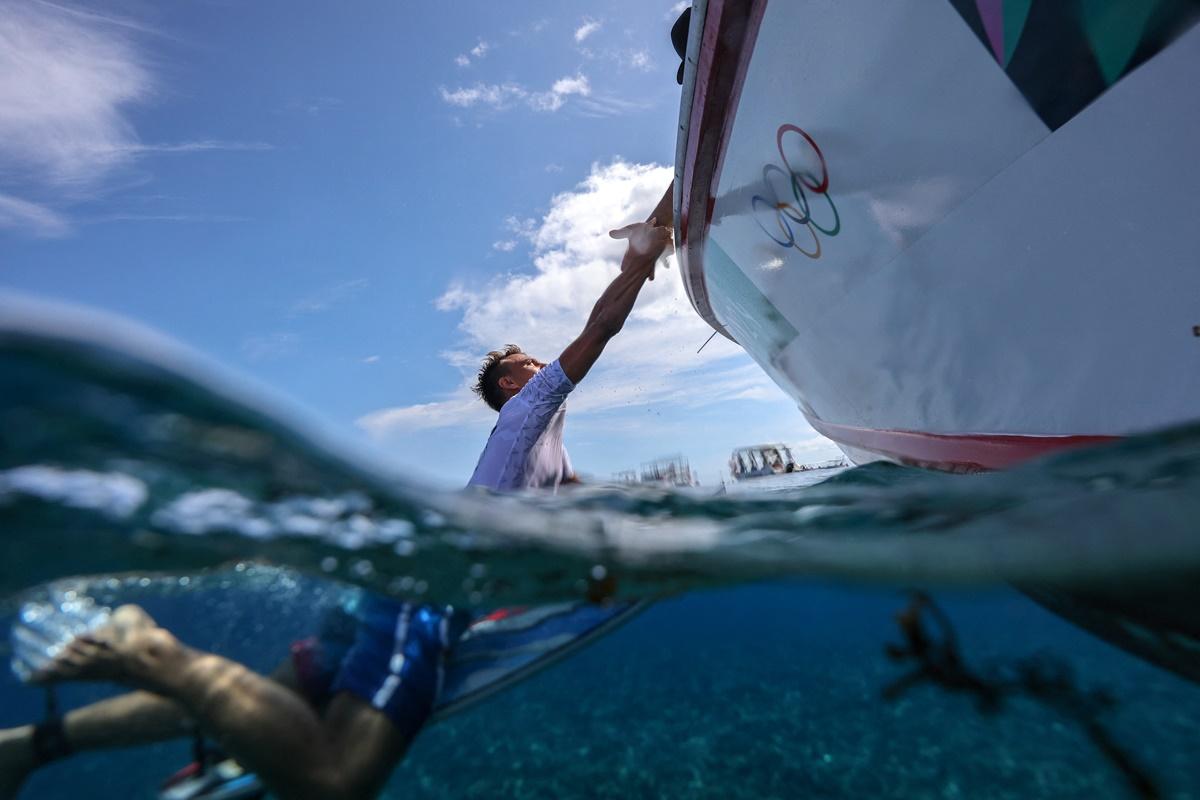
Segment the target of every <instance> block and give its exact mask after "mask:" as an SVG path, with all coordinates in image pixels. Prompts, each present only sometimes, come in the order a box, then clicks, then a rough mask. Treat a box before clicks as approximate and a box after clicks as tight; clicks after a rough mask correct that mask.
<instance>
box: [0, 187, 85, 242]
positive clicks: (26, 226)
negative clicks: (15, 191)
mask: <svg viewBox="0 0 1200 800" xmlns="http://www.w3.org/2000/svg"><path fill="white" fill-rule="evenodd" d="M0 229H11V230H21V231H26V232H28V233H31V234H33V235H34V236H38V237H45V238H53V237H56V236H64V235H66V234H67V233H69V232H70V230H71V226H70V224H69V223H68V222H67V220H66V218H64V217H63V216H62V215H61V214H59V213H57V212H56V211H54V210H52V209H49V208H46V207H45V206H40V205H38V204H37V203H31V202H29V201H28V200H22V199H21V198H19V197H12V196H10V195H6V194H0Z"/></svg>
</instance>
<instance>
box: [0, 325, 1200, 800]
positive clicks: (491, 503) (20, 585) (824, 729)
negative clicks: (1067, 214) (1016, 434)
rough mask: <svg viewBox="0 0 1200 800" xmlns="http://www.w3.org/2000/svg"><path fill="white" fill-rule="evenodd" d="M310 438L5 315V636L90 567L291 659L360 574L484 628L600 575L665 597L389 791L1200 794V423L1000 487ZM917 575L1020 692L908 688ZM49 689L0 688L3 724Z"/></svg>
mask: <svg viewBox="0 0 1200 800" xmlns="http://www.w3.org/2000/svg"><path fill="white" fill-rule="evenodd" d="M297 420H298V417H297V416H296V415H295V414H294V413H292V412H290V411H288V410H286V407H285V406H283V405H281V404H280V403H278V402H277V401H274V400H264V399H263V398H262V396H261V395H260V394H259V393H256V392H252V391H249V390H247V389H246V388H245V386H244V385H243V384H241V383H240V382H238V381H237V380H235V379H231V378H229V377H228V376H226V375H224V373H222V372H221V371H220V370H217V369H215V368H213V367H212V366H211V365H207V364H204V363H203V362H202V361H200V360H199V359H197V358H196V357H195V356H193V355H191V354H189V353H188V352H186V351H184V350H182V349H181V348H179V347H178V346H176V345H174V344H172V343H170V342H166V341H163V340H162V339H160V338H156V337H154V336H153V335H151V334H149V333H147V332H145V331H141V330H138V329H135V328H132V327H130V326H126V325H123V324H120V323H116V322H113V321H106V320H98V319H96V318H92V317H86V318H85V317H78V316H75V315H64V314H61V313H57V314H53V315H49V314H47V313H46V311H45V309H35V310H32V311H30V310H23V309H21V308H17V307H15V306H13V305H12V304H9V305H7V306H6V305H4V304H3V303H0V431H2V436H3V441H2V447H0V598H3V600H0V627H3V628H4V629H7V628H8V627H9V626H10V625H11V622H12V618H13V617H12V615H13V613H14V611H15V609H16V607H17V605H18V604H19V602H20V601H21V599H22V598H24V597H27V596H29V594H28V593H29V592H30V591H32V592H34V593H36V592H37V591H38V589H37V588H36V587H37V585H38V584H41V583H43V582H46V581H53V580H61V579H64V578H67V577H68V576H79V575H86V576H92V577H90V578H87V579H81V580H80V582H78V583H77V584H76V585H77V587H78V588H79V590H80V591H83V592H84V593H86V594H88V595H90V596H93V597H95V598H96V599H97V601H98V602H104V603H116V602H128V601H133V602H139V603H141V604H143V605H144V606H145V607H146V608H147V609H148V610H149V611H150V612H151V614H153V615H154V616H155V617H156V618H157V619H159V621H160V622H162V623H163V624H165V625H167V626H168V627H170V628H172V629H173V630H174V631H176V633H177V634H178V635H179V636H180V638H182V639H183V640H184V641H186V642H188V643H190V644H193V645H195V646H199V647H204V648H207V649H212V650H215V651H217V652H220V653H222V654H225V655H228V656H230V657H233V658H237V659H239V660H243V661H245V662H247V663H249V664H250V665H251V666H254V667H255V668H258V669H262V670H269V669H270V668H271V667H272V666H273V665H274V664H275V663H276V662H277V661H278V660H279V659H280V658H281V656H282V655H283V654H285V653H286V651H287V645H288V643H289V642H290V641H292V640H293V639H295V638H299V637H301V636H304V635H307V634H309V633H311V632H312V630H313V627H314V625H315V624H316V620H317V619H318V618H319V615H320V612H321V610H322V609H323V608H325V607H327V606H328V605H330V604H332V603H334V602H336V601H337V598H338V597H340V596H341V594H342V593H344V592H346V591H349V590H350V589H349V587H350V586H358V587H365V588H368V589H370V590H372V591H380V592H385V593H390V594H394V595H400V596H406V597H414V598H426V599H431V600H436V601H439V602H453V603H457V604H461V605H469V606H472V607H475V608H478V609H481V610H482V609H488V608H493V607H497V606H502V605H507V604H518V603H537V602H550V601H558V600H564V599H572V600H574V599H579V598H580V597H582V596H585V595H587V594H588V593H589V592H594V591H595V588H596V586H597V576H601V575H602V576H603V580H602V581H601V582H602V583H603V586H604V587H605V590H606V591H608V592H610V593H614V594H615V595H616V596H618V597H648V598H655V599H656V601H657V602H656V603H655V604H654V605H653V606H652V607H651V608H650V609H649V610H648V611H646V612H645V613H644V614H642V615H641V616H639V617H637V618H636V619H634V620H633V621H632V622H630V623H629V624H627V625H626V626H624V627H623V628H621V629H619V630H617V631H616V632H614V633H612V634H611V635H609V636H607V637H606V638H604V639H602V640H601V641H599V642H597V643H595V644H594V645H592V646H591V647H589V648H587V649H586V650H584V651H582V652H580V653H579V654H577V655H575V656H573V657H571V659H570V660H568V661H566V662H564V663H562V664H560V665H558V666H555V667H552V668H550V669H548V670H546V671H545V672H543V673H541V674H539V675H537V676H535V677H533V678H531V679H529V680H528V681H526V682H524V683H522V684H520V685H518V686H516V687H514V688H512V689H510V690H508V691H506V692H504V693H503V694H501V695H498V696H497V697H495V698H493V699H491V700H489V701H488V702H486V703H484V704H482V705H480V706H478V707H475V708H473V709H470V710H469V711H467V712H464V713H463V714H461V715H458V716H456V717H453V718H451V719H449V720H447V721H445V722H442V723H439V724H438V725H436V726H433V727H431V728H430V729H429V730H428V731H426V732H425V733H423V734H422V736H421V738H420V739H419V740H418V742H417V744H416V746H415V747H414V748H413V750H412V751H411V753H410V754H409V756H408V757H407V759H406V760H405V762H404V763H403V764H402V765H401V766H400V768H399V769H397V771H396V774H395V776H394V778H393V780H392V782H391V784H389V787H388V789H387V792H386V795H385V796H387V797H396V798H399V797H431V798H432V797H439V798H440V797H447V798H449V797H456V798H457V797H498V796H501V797H508V796H513V797H547V798H551V797H553V798H561V797H580V798H583V797H621V798H629V797H747V798H750V797H755V798H759V797H779V798H791V797H808V796H812V797H865V796H871V797H1031V796H1038V797H1080V798H1082V797H1088V798H1096V797H1127V796H1139V794H1140V795H1141V796H1169V797H1200V769H1198V768H1197V767H1196V766H1195V765H1196V763H1200V758H1198V752H1200V747H1198V746H1200V685H1198V684H1197V681H1200V606H1198V605H1197V599H1198V595H1200V584H1198V583H1197V580H1196V579H1197V577H1198V576H1200V426H1187V427H1182V428H1178V429H1175V430H1170V431H1161V432H1157V433H1154V434H1150V435H1147V436H1142V437H1137V438H1132V439H1129V440H1127V441H1124V442H1122V443H1119V444H1117V445H1112V446H1107V447H1104V448H1098V449H1095V450H1087V451H1082V450H1081V451H1074V452H1070V453H1064V454H1062V455H1059V456H1056V457H1054V458H1051V459H1047V460H1044V461H1041V462H1037V463H1033V464H1029V465H1027V466H1024V467H1021V468H1019V469H1016V470H1012V471H1010V472H1005V473H997V474H985V475H942V474H933V473H928V472H923V471H919V470H911V469H905V468H901V467H895V466H890V465H868V466H866V467H860V468H856V469H850V470H846V471H844V472H841V473H840V474H837V475H836V476H834V477H833V478H831V479H830V480H826V481H824V482H821V483H818V484H815V485H810V486H793V487H783V488H781V489H780V490H779V491H771V492H762V493H756V492H747V493H744V494H742V493H737V494H732V495H724V496H717V495H705V494H699V493H696V492H670V491H665V490H661V489H630V488H627V487H591V488H588V489H586V490H584V491H580V492H572V493H569V494H563V495H559V496H554V497H551V496H544V495H527V496H518V497H512V496H510V497H499V496H492V495H487V494H483V493H480V494H476V493H470V494H468V493H457V492H442V491H437V490H432V489H430V488H428V487H426V486H423V485H421V484H420V482H419V480H413V479H412V478H411V477H406V476H400V475H396V474H394V473H393V472H392V471H391V470H390V469H389V468H388V467H387V466H386V465H385V464H381V463H379V462H378V461H377V460H375V459H374V458H373V457H371V456H370V455H369V454H364V453H359V452H354V451H350V450H347V449H346V448H345V447H344V446H343V445H335V444H333V443H331V441H330V440H329V439H328V438H327V437H324V436H322V434H321V433H320V431H319V428H318V427H317V426H314V425H313V424H312V423H311V422H309V421H304V420H301V421H297ZM266 564H269V565H270V566H268V565H266ZM917 589H919V590H922V591H924V592H927V593H928V594H929V596H931V597H932V598H933V600H934V602H936V603H937V605H938V607H940V608H941V609H944V611H945V613H946V615H947V617H948V619H949V622H950V623H951V627H952V630H953V631H954V632H956V633H955V634H952V635H956V636H957V639H956V640H955V645H956V646H955V647H954V648H953V652H954V653H955V655H956V656H957V657H958V658H959V660H958V661H955V662H954V663H955V664H958V665H960V666H962V667H963V670H962V671H961V672H960V673H956V674H957V675H958V676H959V677H961V676H962V675H970V676H976V677H978V678H979V682H980V684H981V685H985V686H991V687H996V688H995V691H996V692H997V693H998V694H999V701H998V702H997V703H994V704H992V705H991V706H989V705H988V704H987V703H984V702H982V701H981V693H980V692H978V691H972V690H970V689H967V690H964V689H963V682H962V681H961V680H960V681H958V682H957V683H956V681H955V679H954V676H952V675H951V676H948V675H947V674H946V673H944V672H943V673H937V674H935V673H936V670H935V671H933V672H929V673H927V675H928V676H931V677H933V678H937V677H938V675H940V676H941V677H940V679H930V680H924V681H920V682H917V683H915V684H914V685H913V686H912V687H911V688H909V689H907V690H905V691H901V692H898V693H896V695H895V696H892V697H888V696H886V692H885V690H886V689H887V687H889V686H891V685H893V684H895V682H896V681H897V680H898V679H900V678H901V677H902V676H904V675H905V674H907V673H909V672H910V671H912V670H913V669H915V668H917V667H918V666H920V665H921V662H919V661H917V660H914V659H911V658H910V659H907V660H906V659H896V658H891V657H889V656H888V654H887V651H886V646H887V645H888V643H896V644H903V643H904V641H905V640H904V638H903V631H902V629H901V628H900V626H898V624H897V614H898V613H900V612H902V611H903V610H904V609H905V608H906V607H908V606H909V604H910V603H911V602H912V597H913V592H914V590H917ZM1032 598H1036V601H1035V600H1034V599H1032ZM1049 609H1053V611H1051V610H1049ZM929 624H930V625H931V626H932V627H931V628H930V630H932V631H933V632H934V633H938V632H939V631H940V629H939V628H937V626H936V624H934V623H932V622H931V623H929ZM910 630H911V628H910ZM0 656H6V654H5V653H3V652H0ZM5 660H7V657H5ZM941 663H942V664H943V666H944V665H945V662H944V661H943V662H941ZM926 666H929V665H928V664H926ZM114 691H115V690H114V689H113V688H112V687H104V686H71V687H67V688H66V689H64V691H63V692H62V693H61V700H62V702H63V704H64V705H65V706H67V707H73V706H75V705H77V704H80V703H83V702H87V701H90V700H93V699H96V698H99V697H102V696H107V695H109V694H112V693H113V692H114ZM42 702H43V699H42V695H41V693H40V691H38V690H34V689H30V688H27V687H24V686H22V685H21V684H20V683H19V682H18V681H17V680H16V678H15V677H14V676H12V675H9V674H7V673H5V674H4V676H3V677H2V678H0V726H8V725H15V724H20V723H24V722H28V721H31V720H33V719H36V718H37V717H38V716H39V715H40V713H41V706H42ZM188 753H189V751H188V744H187V743H186V742H173V743H165V744H162V745H155V746H152V747H145V748H138V749H135V750H129V751H122V752H117V751H113V752H105V753H93V754H88V755H85V756H80V757H76V758H74V759H71V760H69V761H66V762H63V763H61V764H56V765H53V766H51V767H49V768H47V769H45V770H43V771H42V772H41V773H38V774H37V775H35V776H34V778H33V779H32V780H31V781H30V783H29V784H28V785H27V786H26V790H25V794H24V795H22V796H23V797H31V798H32V797H36V798H58V797H63V798H68V797H69V798H81V797H95V798H101V797H104V798H109V797H151V796H153V789H154V787H155V786H156V785H157V783H158V782H159V781H161V779H162V778H163V777H165V776H166V775H168V774H170V773H171V772H173V771H174V770H175V769H176V768H177V767H178V766H180V765H181V764H182V763H184V762H186V761H187V760H188V758H189V755H188Z"/></svg>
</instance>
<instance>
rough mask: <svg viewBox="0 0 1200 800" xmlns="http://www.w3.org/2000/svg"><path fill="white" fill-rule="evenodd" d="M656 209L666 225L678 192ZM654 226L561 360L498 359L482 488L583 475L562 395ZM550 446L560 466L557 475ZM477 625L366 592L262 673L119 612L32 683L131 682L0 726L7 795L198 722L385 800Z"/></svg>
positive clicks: (638, 238) (283, 780) (234, 747)
mask: <svg viewBox="0 0 1200 800" xmlns="http://www.w3.org/2000/svg"><path fill="white" fill-rule="evenodd" d="M654 216H656V217H657V218H658V219H662V220H669V219H670V191H669V190H668V192H667V194H666V195H664V197H663V200H662V201H661V202H660V204H659V208H658V209H656V211H655V214H654ZM653 223H654V218H653V217H652V219H651V222H649V223H636V224H634V225H630V226H627V227H625V228H622V229H620V230H619V231H614V232H613V236H614V237H615V238H623V239H626V240H628V248H627V252H626V254H625V257H624V260H623V262H622V272H621V274H620V275H619V276H618V277H617V278H616V279H615V280H614V281H613V282H612V284H611V285H610V286H609V287H608V288H607V289H606V290H605V291H604V293H603V294H602V295H601V297H600V299H599V300H598V301H597V303H596V305H595V308H594V309H593V311H592V314H591V316H590V317H589V318H588V320H587V323H586V324H585V326H584V329H583V331H582V333H581V334H580V335H579V337H578V338H577V339H576V340H575V341H574V342H572V343H571V344H570V345H568V347H567V348H566V349H565V350H564V351H563V353H562V355H560V357H559V358H558V359H557V360H556V361H555V362H553V363H552V364H551V365H549V366H545V367H544V365H542V363H541V362H539V361H537V360H536V359H533V358H531V357H529V356H525V355H524V354H523V353H520V354H519V355H518V353H517V352H515V351H514V352H508V351H501V352H502V353H504V354H503V355H501V356H500V357H499V358H495V359H492V358H491V357H489V360H490V361H493V362H494V363H492V364H491V365H490V368H489V365H488V364H485V367H484V369H481V382H480V386H481V392H485V393H484V394H483V396H484V399H485V400H487V401H488V402H489V404H490V405H492V406H493V408H497V409H498V410H499V411H500V413H501V417H500V420H499V421H498V423H497V426H496V429H495V430H494V431H493V433H492V435H491V437H489V440H488V443H487V446H486V447H485V448H484V452H483V455H482V456H481V457H480V462H479V466H478V467H477V468H476V471H475V475H474V476H473V477H472V479H471V484H472V485H482V486H486V487H489V488H492V489H496V490H509V489H519V488H530V487H545V486H557V485H558V484H559V483H561V482H563V481H564V480H565V481H570V480H572V479H573V478H574V473H573V471H572V470H571V468H570V462H569V460H568V459H567V456H566V452H565V450H563V449H562V442H561V427H562V423H561V419H562V403H563V400H564V399H565V396H566V393H567V392H569V391H570V389H571V388H572V387H573V386H574V384H575V383H576V382H578V381H579V380H581V379H582V378H583V377H584V376H585V375H586V374H587V372H588V370H589V369H590V368H591V367H592V365H593V364H594V363H595V362H596V360H597V358H598V357H599V356H600V354H601V353H602V351H603V350H604V347H605V345H606V344H607V343H608V341H609V340H610V339H611V338H612V337H613V336H615V335H616V333H617V332H619V331H620V329H621V326H622V325H623V324H624V322H625V320H626V318H627V317H628V315H629V313H630V312H631V310H632V308H633V305H634V302H635V301H636V299H637V296H638V293H639V291H640V290H641V288H642V286H643V285H644V284H645V282H646V281H647V280H650V279H651V278H652V277H653V271H654V266H655V262H656V260H657V258H658V256H659V255H661V253H662V251H663V250H664V249H665V247H666V246H667V243H668V241H669V233H668V232H667V229H666V228H665V227H657V226H655V225H654V224H653ZM514 356H517V357H514ZM551 368H553V370H552V369H551ZM541 375H546V376H547V378H550V377H553V380H545V379H541V380H539V379H538V376H541ZM526 389H528V390H529V391H526ZM514 401H515V402H514ZM506 409H507V411H506ZM551 428H553V429H554V430H555V431H556V433H554V434H553V437H554V438H553V439H551V438H548V437H547V431H548V430H550V429H551ZM547 455H549V456H551V457H552V458H551V460H552V461H554V462H555V463H553V464H551V466H550V467H549V468H547V467H545V462H544V461H543V459H544V458H546V457H547ZM467 622H468V619H467V618H466V616H465V615H463V614H462V613H456V612H454V611H453V610H452V609H449V608H437V607H433V606H428V605H426V606H416V605H412V604H407V603H402V602H399V601H393V600H389V599H386V598H381V597H376V596H373V595H365V599H364V601H363V602H362V603H361V604H360V606H359V608H358V609H356V610H355V612H354V618H353V619H351V620H344V621H343V623H342V624H341V630H339V631H333V632H332V634H331V632H330V631H328V630H326V631H324V632H323V633H322V635H321V636H319V637H314V638H313V639H309V640H306V641H305V642H301V643H298V644H297V645H295V646H293V653H292V657H290V658H288V659H285V660H284V661H283V663H281V664H280V665H279V667H278V668H277V669H276V670H275V672H274V673H273V674H272V675H271V676H270V677H266V676H263V675H260V674H258V673H256V672H254V671H252V670H250V669H249V668H248V667H246V666H244V665H242V664H239V663H237V662H235V661H232V660H230V659H226V658H223V657H221V656H218V655H216V654H213V653H208V652H204V651H200V650H197V649H193V648H190V647H188V646H187V645H185V644H183V643H182V642H180V641H179V640H178V639H177V638H176V637H175V636H174V635H173V634H172V633H170V632H169V631H167V630H166V629H164V628H162V627H160V626H158V625H157V624H156V623H155V622H154V620H153V619H151V618H150V617H149V616H148V615H147V614H146V613H145V612H144V611H142V610H141V609H140V608H137V607H135V606H125V607H122V608H120V609H118V610H117V611H116V612H114V614H113V616H112V618H111V620H110V622H109V624H108V625H107V626H105V627H104V628H102V629H100V630H97V631H96V632H94V633H93V634H91V635H88V636H81V637H78V638H76V639H75V640H73V641H72V642H71V643H70V644H69V645H68V646H67V647H66V649H65V650H64V651H63V652H62V653H61V654H60V655H59V656H58V658H57V659H56V660H55V661H54V662H53V663H52V664H51V665H50V666H49V667H48V668H47V669H45V670H44V671H43V672H42V673H41V674H39V675H38V676H37V677H38V680H40V681H42V682H47V683H51V682H57V681H83V680H89V681H111V682H114V683H118V684H121V685H123V686H127V687H130V688H132V689H134V690H135V691H132V692H130V693H128V694H124V695H121V696H118V697H115V698H112V699H110V700H105V701H102V702H99V703H96V704H93V705H90V706H87V707H84V708H80V709H76V710H74V711H71V712H69V713H68V714H66V715H65V716H63V717H62V718H61V719H50V720H47V721H46V722H43V723H42V724H40V725H26V726H21V727H18V728H12V729H9V730H4V731H0V800H9V799H10V798H15V797H16V796H17V793H18V792H19V790H20V787H21V785H22V784H23V783H24V781H25V779H26V778H27V777H28V776H29V774H30V773H31V772H33V771H34V770H35V769H37V768H38V767H40V766H42V765H45V764H48V763H51V762H53V761H56V760H59V759H61V758H64V757H66V756H69V755H71V754H72V753H75V752H80V751H85V750H93V749H100V748H111V747H125V746H136V745H140V744H147V743H151V742H157V741H163V740H167V739H176V738H182V737H186V736H189V735H192V734H193V733H194V732H195V729H196V727H199V729H200V730H202V731H203V732H204V733H205V734H207V735H209V736H211V737H212V738H214V739H215V740H216V742H217V744H218V745H219V746H220V747H221V748H222V749H223V750H224V751H225V752H227V753H228V754H229V755H231V756H233V757H234V758H236V759H237V760H238V762H239V763H240V764H241V765H243V766H244V767H245V768H246V769H247V770H250V771H252V772H254V773H255V774H257V776H258V778H259V779H261V781H262V783H263V784H265V785H266V787H268V788H269V789H270V790H271V791H272V792H273V793H274V794H275V795H276V796H278V797H280V798H282V799H283V800H292V799H294V798H298V799H300V800H307V799H308V798H323V799H324V798H337V799H341V798H345V799H346V800H358V799H359V798H372V797H375V796H376V795H377V794H378V793H379V791H380V790H381V789H382V788H383V786H384V785H385V783H386V782H387V779H388V777H389V775H390V774H391V772H392V770H393V769H394V767H395V766H396V764H398V763H399V761H400V760H401V759H402V758H403V756H404V754H405V752H406V751H407V749H408V747H409V745H410V744H411V743H412V741H413V740H414V739H415V737H416V735H417V734H418V732H419V731H420V730H421V728H422V726H423V725H424V724H425V722H426V721H427V720H428V719H429V716H430V713H431V711H432V709H433V706H434V701H435V699H436V697H437V692H438V686H439V685H440V681H441V675H442V668H443V665H444V662H445V657H446V653H447V651H448V650H449V649H450V648H451V647H452V646H453V644H454V643H455V642H456V641H457V639H458V638H459V636H460V635H461V634H462V632H463V630H464V629H465V627H466V625H467Z"/></svg>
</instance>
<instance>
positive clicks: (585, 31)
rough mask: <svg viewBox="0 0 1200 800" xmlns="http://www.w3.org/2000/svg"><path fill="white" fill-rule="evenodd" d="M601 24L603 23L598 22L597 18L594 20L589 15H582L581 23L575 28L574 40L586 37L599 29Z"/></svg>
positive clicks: (580, 40)
mask: <svg viewBox="0 0 1200 800" xmlns="http://www.w3.org/2000/svg"><path fill="white" fill-rule="evenodd" d="M602 26H603V23H601V22H599V21H598V20H594V19H592V18H591V17H584V18H583V24H581V25H580V26H579V27H578V28H576V29H575V41H576V42H582V41H583V40H584V39H587V38H588V37H589V36H591V35H592V34H593V33H595V32H596V31H598V30H600V28H601V27H602Z"/></svg>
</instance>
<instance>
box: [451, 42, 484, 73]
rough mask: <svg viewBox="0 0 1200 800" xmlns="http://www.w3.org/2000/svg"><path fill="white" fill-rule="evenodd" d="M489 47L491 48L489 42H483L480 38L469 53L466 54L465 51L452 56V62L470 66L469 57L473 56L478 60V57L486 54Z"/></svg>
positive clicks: (461, 65)
mask: <svg viewBox="0 0 1200 800" xmlns="http://www.w3.org/2000/svg"><path fill="white" fill-rule="evenodd" d="M491 49H492V46H491V45H490V44H488V43H487V42H485V41H484V40H483V39H480V40H479V43H478V44H477V45H475V46H474V47H472V48H471V54H470V55H467V54H466V53H459V54H458V55H456V56H455V57H454V63H455V64H457V65H458V66H460V67H469V66H471V57H472V56H474V58H475V60H476V61H478V60H479V59H481V58H483V57H484V56H486V55H487V52H488V50H491Z"/></svg>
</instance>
